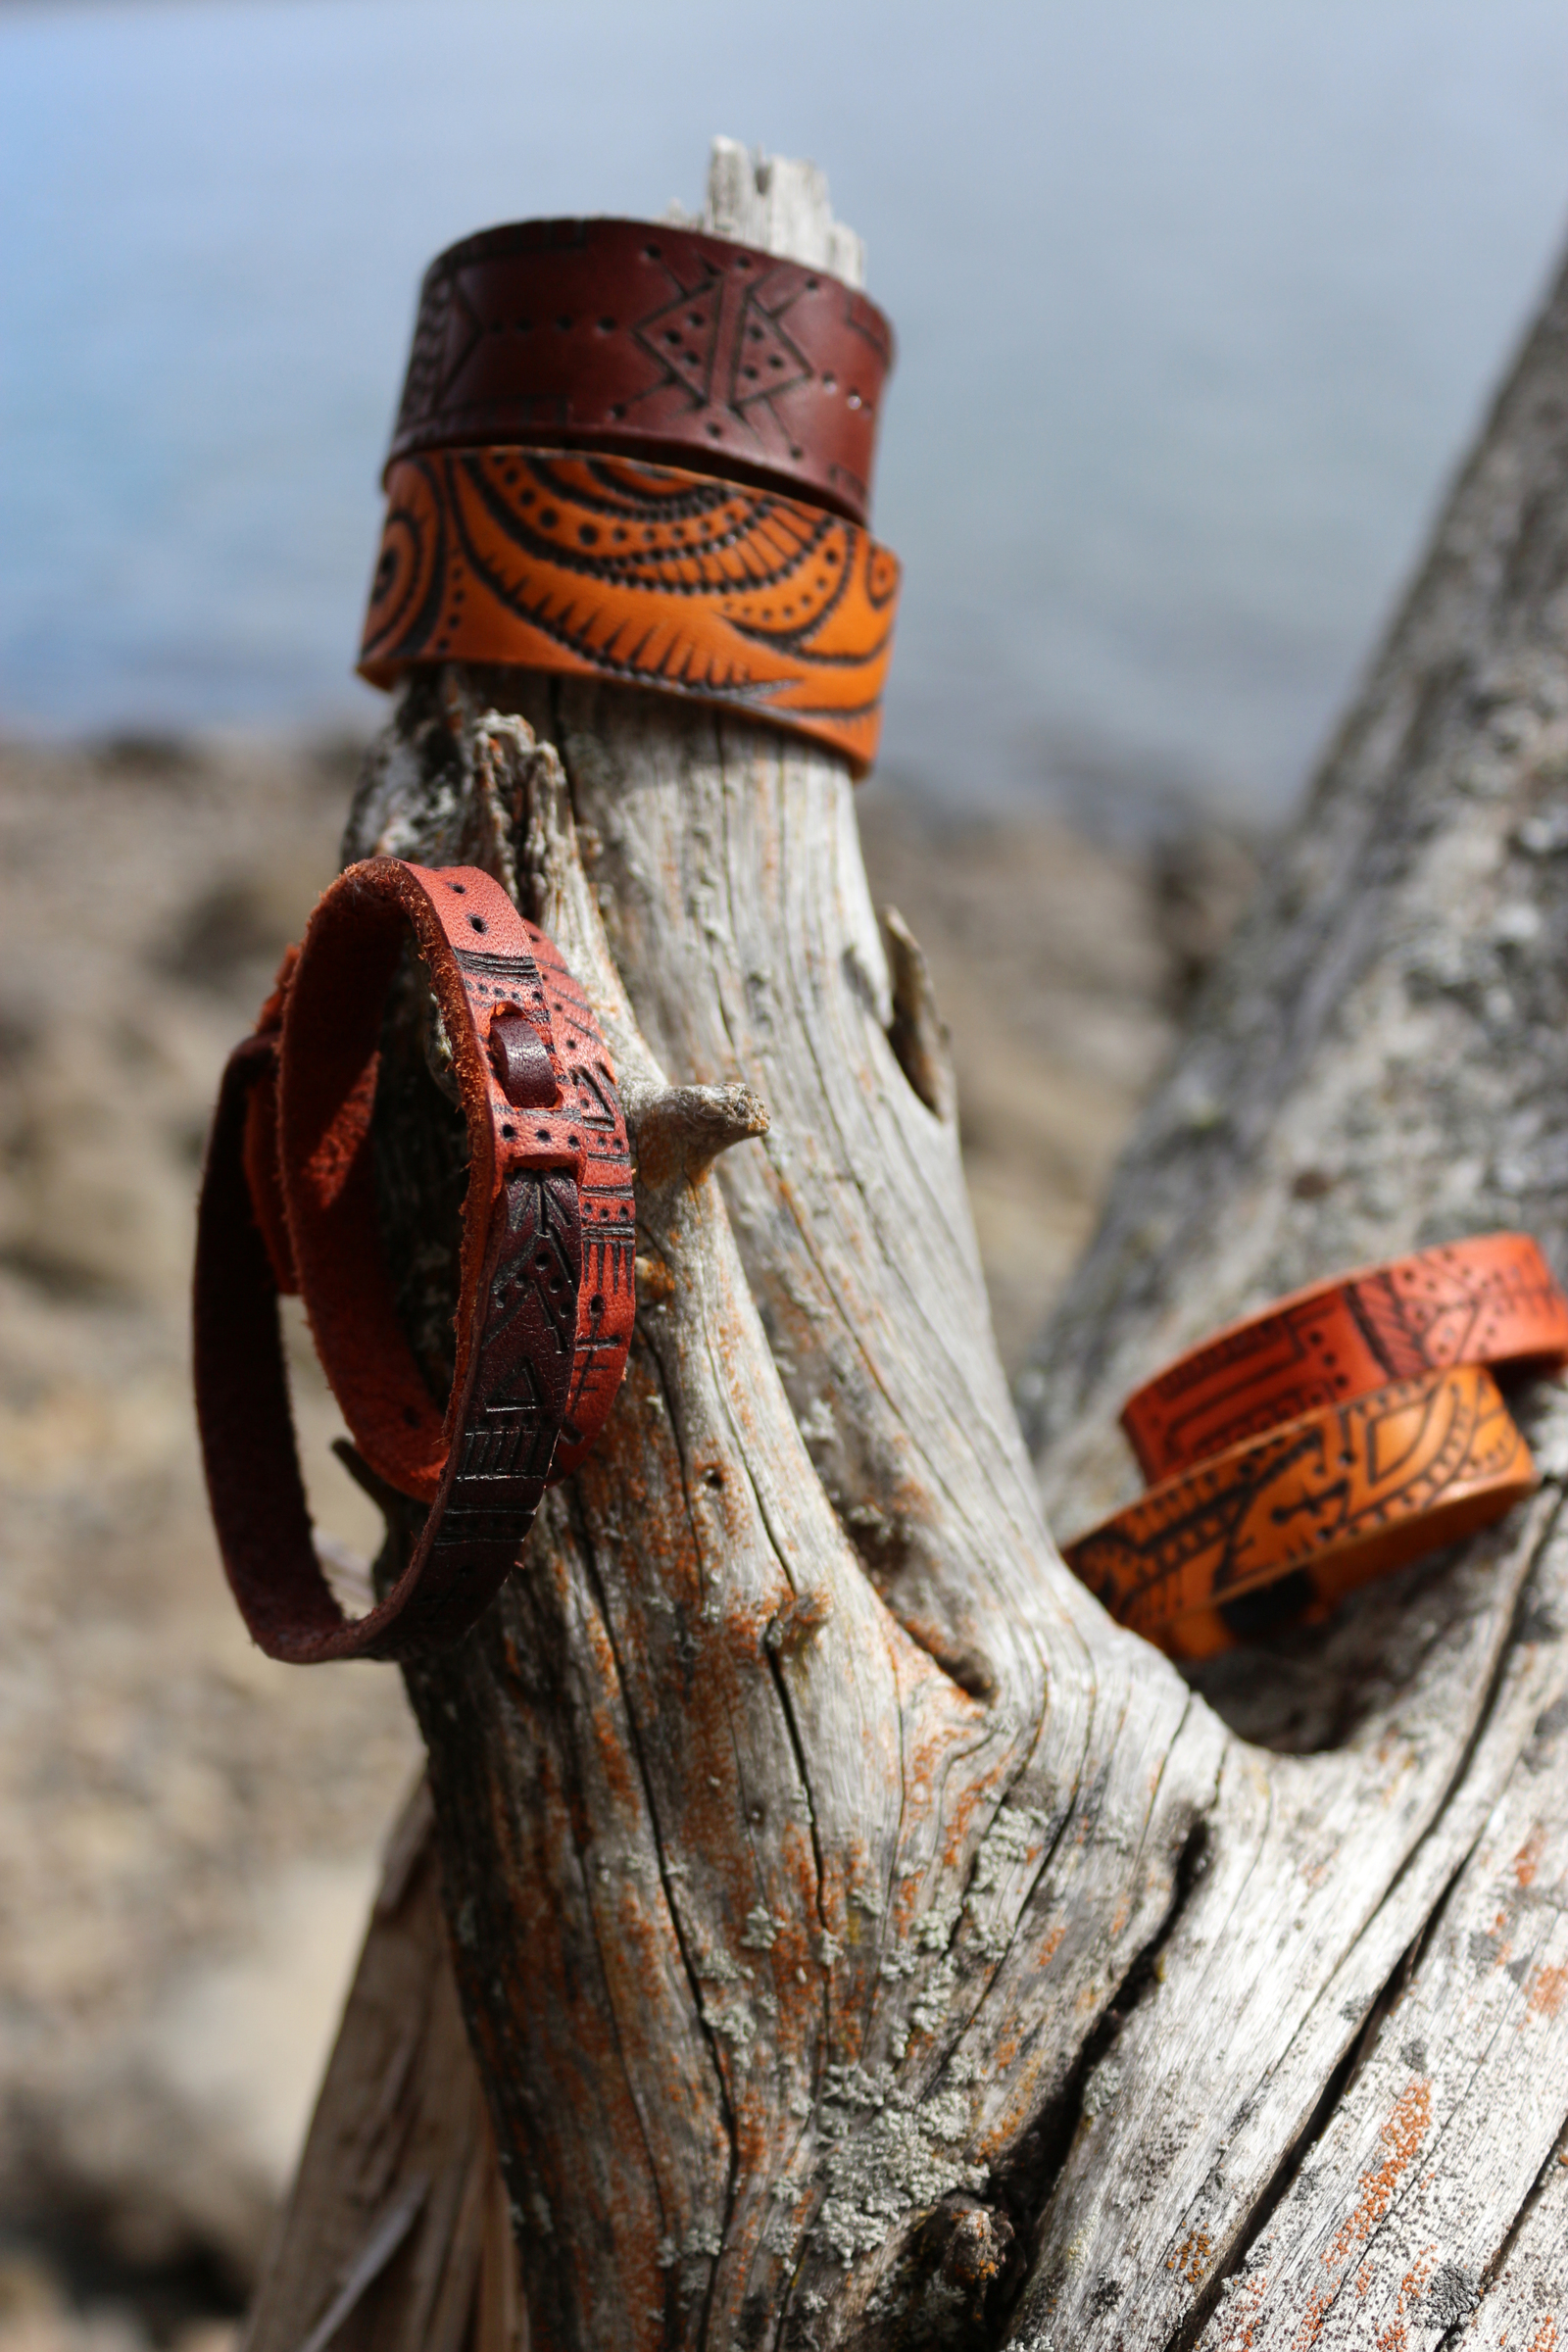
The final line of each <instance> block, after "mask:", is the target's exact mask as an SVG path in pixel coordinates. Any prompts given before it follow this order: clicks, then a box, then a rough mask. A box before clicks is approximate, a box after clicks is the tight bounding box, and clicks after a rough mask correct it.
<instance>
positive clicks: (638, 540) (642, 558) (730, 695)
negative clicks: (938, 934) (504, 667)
mask: <svg viewBox="0 0 1568 2352" xmlns="http://www.w3.org/2000/svg"><path fill="white" fill-rule="evenodd" d="M898 589H899V565H898V560H897V558H896V557H895V556H893V555H891V554H890V553H889V552H888V550H887V549H886V548H884V547H880V546H878V545H877V543H876V542H875V541H874V540H873V539H871V538H870V537H868V535H867V534H866V533H865V532H864V531H863V530H861V529H860V527H859V526H858V524H857V523H853V522H847V521H845V520H844V519H843V518H842V517H841V516H838V515H828V514H825V513H823V512H822V511H821V509H819V508H814V507H809V506H805V505H802V504H801V503H800V502H798V501H797V500H794V499H788V498H781V497H779V496H778V495H777V494H776V493H774V492H772V491H765V490H757V489H749V488H746V487H743V486H741V485H739V484H737V483H734V482H722V481H716V480H713V479H711V478H710V477H708V476H706V475H703V474H697V473H687V472H684V471H678V470H676V469H675V468H673V467H670V466H646V465H641V464H636V463H633V462H631V461H628V460H626V459H620V458H587V457H575V456H572V455H571V454H570V453H568V452H562V451H547V450H532V449H482V450H466V451H460V452H453V451H443V452H440V453H438V454H437V455H434V456H430V457H420V458H411V459H404V460H401V461H400V462H399V463H397V464H396V465H394V466H392V467H391V468H390V470H389V472H388V475H387V515H386V522H385V525H384V528H383V531H382V535H381V549H380V555H379V559H378V562H377V565H376V571H375V578H374V582H373V584H372V587H371V592H370V606H369V612H368V614H367V617H366V623H365V636H364V641H363V643H362V646H361V649H360V662H359V667H360V674H361V675H362V676H363V677H366V678H368V679H369V680H370V682H371V684H372V685H376V686H390V685H392V684H393V683H394V682H395V681H396V679H397V678H398V677H400V676H401V675H402V674H403V672H404V671H405V670H406V669H407V668H408V667H410V665H411V664H414V663H417V662H448V661H451V662H485V663H488V662H497V663H505V664H515V665H517V666H519V667H523V668H529V669H543V670H550V671H556V672H564V673H567V674H570V675H576V676H597V677H603V678H613V679H615V680H617V681H619V682H620V683H622V684H626V685H634V686H648V687H653V688H655V689H657V690H658V691H659V692H661V693H665V694H678V695H683V696H686V697H688V698H690V699H692V700H695V701H698V702H703V703H711V704H715V705H717V706H719V707H720V708H722V709H726V710H733V711H742V712H744V713H745V714H746V715H747V716H748V717H751V718H758V719H763V720H767V721H769V722H771V723H772V724H773V725H775V726H781V727H786V728H789V729H791V730H793V731H796V732H798V733H801V734H804V735H807V736H809V737H811V738H813V739H814V740H815V741H817V742H820V743H824V744H827V745H828V746H829V747H830V748H831V749H832V750H834V751H836V752H840V753H842V754H843V755H844V757H845V758H846V759H848V760H850V761H851V763H852V764H853V765H854V766H855V768H856V769H857V770H858V771H859V772H863V771H864V769H865V768H867V767H868V766H869V765H870V763H871V760H873V758H874V757H875V754H876V747H877V740H878V737H879V735H880V733H881V725H882V692H883V686H884V683H885V680H886V677H887V668H888V662H889V660H890V658H891V655H892V649H893V624H894V618H895V613H896V611H897V602H898Z"/></svg>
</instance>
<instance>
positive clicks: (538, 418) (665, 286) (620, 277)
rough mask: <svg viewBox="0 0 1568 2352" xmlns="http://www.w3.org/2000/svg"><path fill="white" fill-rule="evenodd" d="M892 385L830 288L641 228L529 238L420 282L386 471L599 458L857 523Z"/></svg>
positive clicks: (868, 317)
mask: <svg viewBox="0 0 1568 2352" xmlns="http://www.w3.org/2000/svg"><path fill="white" fill-rule="evenodd" d="M892 366H893V330H892V328H891V326H890V325H889V323H888V321H887V319H885V318H884V316H883V314H882V313H881V312H880V311H879V310H878V309H877V307H876V305H875V303H873V302H869V301H867V299H866V297H865V296H864V295H863V294H860V293H858V292H857V291H856V289H855V288H854V287H853V286H847V285H846V284H845V283H844V281H843V279H842V278H837V277H833V276H830V275H829V273H828V272H827V271H826V270H809V269H806V268H805V267H803V266H802V265H801V264H800V263H798V262H788V261H782V260H780V259H779V258H778V257H777V256H776V255H773V254H769V253H760V252H758V251H757V250H756V249H755V248H754V247H752V246H749V245H737V244H735V243H733V242H732V241H731V240H730V239H729V238H727V237H711V236H705V235H703V234H702V233H701V232H700V231H698V230H696V229H689V228H671V227H668V226H665V225H664V224H663V223H657V224H656V223H653V222H650V221H612V220H589V221H515V222H513V223H511V224H510V225H508V226H506V227H504V228H491V229H486V230H484V231H483V232H482V233H481V234H479V235H478V236H473V237H465V238H464V239H463V241H462V243H461V244H457V245H452V246H449V247H448V249H447V251H446V252H445V253H442V254H439V255H438V256H437V257H436V259H435V260H434V261H433V262H432V263H431V265H430V267H429V269H428V270H426V272H425V276H424V283H423V286H422V288H421V289H420V294H419V310H418V319H417V324H416V327H415V335H414V350H413V354H412V356H411V358H410V361H409V372H408V377H407V380H406V382H405V384H404V388H403V401H402V406H401V408H400V410H399V412H398V420H397V425H396V427H395V429H394V432H393V436H392V447H391V450H390V452H389V455H388V459H387V465H388V467H389V469H390V467H391V466H393V465H395V464H396V463H397V462H398V460H399V459H402V458H410V457H415V456H417V455H419V454H421V453H422V452H425V451H429V450H436V449H460V448H473V447H477V446H488V447H492V448H494V447H497V446H499V445H501V444H504V443H514V444H531V445H533V446H545V447H549V448H553V449H591V450H604V451H609V452H612V453H618V454H620V455H622V456H626V457H638V458H648V459H654V460H660V461H662V462H664V463H667V464H671V465H676V466H682V465H684V466H692V467H694V468H696V469H698V470H700V471H702V472H705V473H711V474H716V475H718V476H719V477H720V478H721V479H725V480H732V481H744V482H754V483H760V484H761V485H762V486H764V487H768V488H774V489H780V490H785V491H788V492H790V493H792V494H793V495H794V496H795V497H797V498H805V499H807V500H809V501H811V502H812V503H814V504H817V505H820V506H824V507H828V508H831V509H832V510H833V511H834V512H836V513H838V514H841V515H848V516H849V518H850V519H851V521H853V522H859V523H863V522H865V521H866V520H867V518H868V515H869V513H870V504H871V472H872V460H873V455H874V451H875V446H876V427H877V420H878V417H879V416H880V414H881V408H882V392H883V387H884V385H885V383H886V380H887V377H888V374H889V372H890V370H891V368H892Z"/></svg>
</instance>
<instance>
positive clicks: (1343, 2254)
mask: <svg viewBox="0 0 1568 2352" xmlns="http://www.w3.org/2000/svg"><path fill="white" fill-rule="evenodd" d="M1431 2127H1432V2084H1431V2083H1430V2082H1427V2081H1426V2080H1425V2079H1421V2080H1418V2081H1416V2082H1412V2083H1410V2085H1409V2086H1408V2088H1407V2089H1405V2090H1403V2091H1401V2092H1400V2094H1399V2097H1398V2099H1397V2101H1396V2103H1395V2108H1394V2112H1393V2114H1392V2115H1391V2116H1390V2117H1389V2120H1388V2122H1387V2123H1386V2124H1385V2125H1384V2126H1383V2129H1382V2130H1381V2131H1380V2132H1379V2133H1378V2137H1379V2139H1380V2140H1381V2141H1382V2143H1383V2146H1384V2147H1385V2148H1386V2149H1387V2151H1388V2153H1387V2155H1386V2156H1385V2157H1384V2160H1383V2162H1382V2163H1381V2164H1380V2165H1376V2166H1374V2167H1372V2168H1371V2169H1370V2170H1369V2171H1367V2172H1364V2173H1363V2174H1362V2175H1361V2194H1360V2198H1359V2200H1358V2202H1357V2204H1356V2207H1355V2211H1354V2212H1353V2213H1350V2214H1348V2215H1347V2216H1346V2219H1345V2220H1344V2221H1343V2222H1342V2223H1341V2225H1340V2227H1339V2229H1337V2230H1336V2231H1335V2233H1334V2236H1333V2238H1332V2240H1331V2241H1330V2244H1329V2248H1328V2251H1327V2253H1326V2254H1325V2255H1324V2257H1323V2262H1324V2267H1325V2268H1326V2269H1334V2270H1338V2269H1339V2268H1341V2267H1342V2266H1343V2264H1344V2263H1346V2262H1347V2261H1348V2258H1349V2255H1350V2252H1351V2250H1352V2248H1353V2247H1356V2246H1361V2245H1365V2243H1366V2241H1367V2239H1368V2238H1369V2237H1370V2236H1371V2234H1372V2232H1373V2230H1374V2229H1376V2228H1377V2226H1378V2224H1379V2223H1380V2222H1381V2221H1382V2220H1383V2218H1384V2216H1385V2215H1386V2214H1387V2212H1388V2210H1389V2207H1390V2206H1391V2205H1392V2204H1393V2202H1394V2192H1395V2190H1396V2189H1397V2187H1398V2185H1399V2182H1400V2180H1401V2179H1402V2178H1403V2176H1404V2175H1405V2174H1406V2173H1407V2172H1408V2171H1409V2169H1410V2167H1411V2165H1412V2164H1413V2163H1414V2162H1415V2160H1416V2157H1417V2156H1418V2155H1419V2154H1420V2151H1421V2143H1422V2141H1423V2140H1424V2139H1425V2137H1426V2135H1427V2132H1428V2131H1430V2130H1431Z"/></svg>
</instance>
